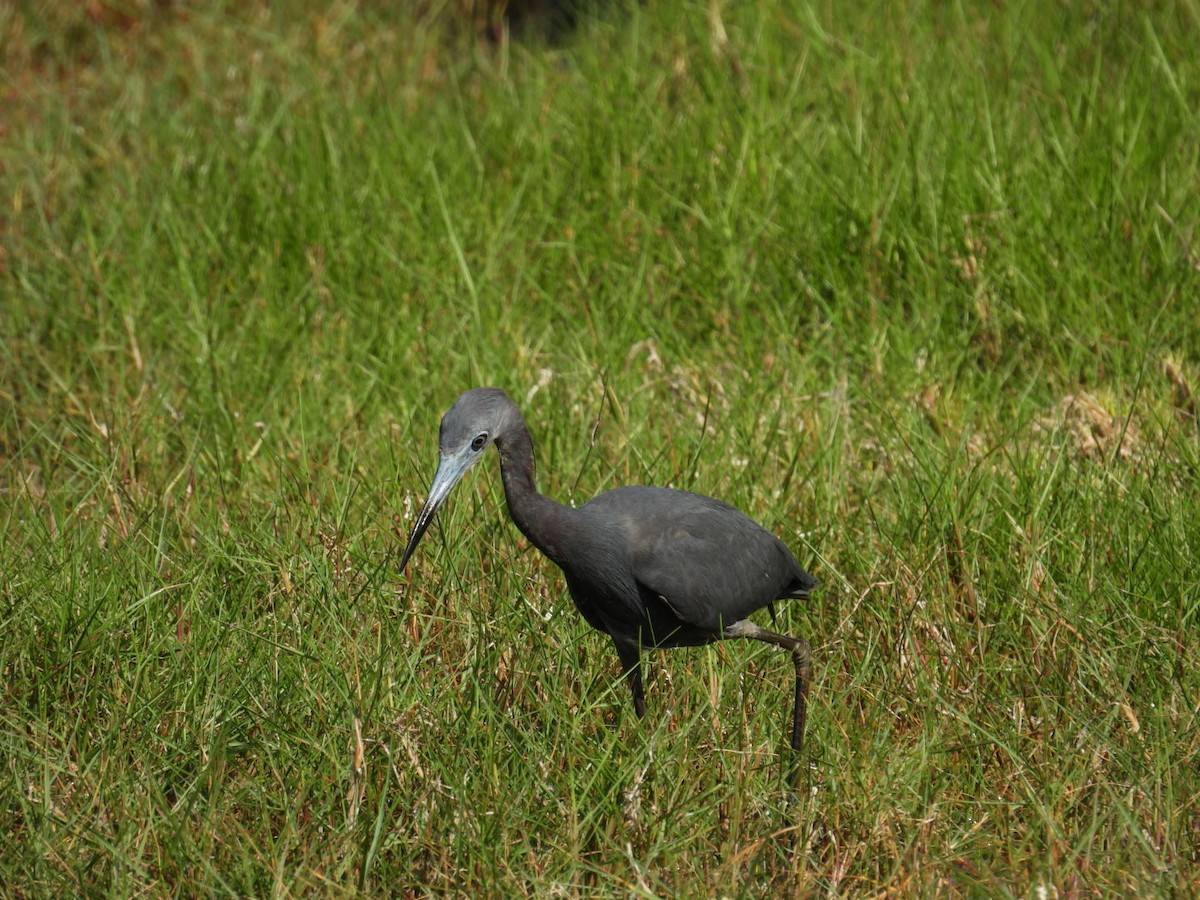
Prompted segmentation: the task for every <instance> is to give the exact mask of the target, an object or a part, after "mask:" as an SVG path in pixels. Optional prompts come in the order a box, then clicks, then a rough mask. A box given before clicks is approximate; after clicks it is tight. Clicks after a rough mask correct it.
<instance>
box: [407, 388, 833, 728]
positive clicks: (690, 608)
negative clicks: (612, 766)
mask: <svg viewBox="0 0 1200 900" xmlns="http://www.w3.org/2000/svg"><path fill="white" fill-rule="evenodd" d="M491 444H495V445H496V449H497V450H498V451H499V453H500V473H501V477H502V480H503V482H504V494H505V499H506V500H507V502H508V511H509V515H510V516H511V517H512V520H513V522H514V523H516V525H517V527H518V528H519V529H520V530H521V532H522V533H523V534H524V535H525V536H526V537H527V538H529V540H530V541H531V542H532V543H533V545H534V546H535V547H537V548H538V549H539V550H541V551H542V553H544V554H545V555H546V556H547V557H549V558H550V559H551V560H552V561H553V562H554V563H555V564H556V565H558V567H559V568H560V569H562V572H563V575H564V576H565V578H566V581H567V589H568V590H569V591H570V593H571V598H572V599H573V600H574V601H575V605H576V606H577V607H578V608H579V611H580V612H581V613H582V614H583V617H584V618H585V619H586V620H587V621H588V623H589V624H590V625H592V627H594V628H596V629H598V630H599V631H603V632H604V633H605V634H607V635H609V636H610V637H611V638H612V641H613V644H614V646H615V647H616V650H617V655H618V656H619V657H620V659H621V666H622V668H623V671H624V674H625V679H626V681H627V682H628V684H629V687H630V691H631V693H632V695H633V704H634V709H635V710H636V711H637V714H638V715H639V716H643V715H645V712H646V702H645V696H644V693H643V689H642V678H641V665H640V660H641V649H642V648H644V647H655V648H665V647H684V646H697V645H700V644H707V643H711V642H712V641H718V640H723V639H727V638H751V639H754V640H760V641H765V642H767V643H770V644H775V645H777V646H780V647H784V648H786V649H787V650H789V651H791V654H792V658H793V661H794V663H795V667H796V692H795V703H794V711H793V723H792V741H791V744H792V748H793V750H796V751H799V750H800V749H801V747H802V745H803V740H804V725H805V715H806V695H807V692H808V682H809V678H810V672H811V663H810V657H811V653H810V650H809V646H808V643H807V642H806V641H804V640H803V639H801V638H794V637H790V636H788V635H783V634H777V633H775V632H772V631H767V630H766V629H764V628H760V627H759V626H757V625H755V624H754V623H753V622H751V621H750V620H749V619H748V618H747V617H748V616H749V615H750V614H751V613H753V612H754V611H756V610H759V609H762V608H763V607H771V605H772V604H773V603H774V601H776V600H783V599H793V598H794V599H804V598H806V597H808V596H809V594H810V593H812V591H813V590H814V589H815V588H816V587H817V584H818V582H817V580H816V579H815V578H813V577H812V576H811V575H809V574H808V573H807V572H805V571H804V570H803V569H802V568H801V567H800V564H799V563H798V562H796V558H795V557H794V556H793V555H792V553H791V551H790V550H788V548H787V547H786V546H785V545H784V544H783V542H782V541H780V540H779V539H778V538H777V537H775V535H773V534H771V533H770V532H769V531H767V530H766V529H765V528H763V527H762V526H760V525H758V524H757V523H756V522H754V521H752V520H751V519H749V518H747V517H746V516H744V515H743V514H742V513H740V512H738V510H736V509H734V508H733V507H732V506H729V505H728V504H726V503H722V502H721V501H719V500H714V499H712V498H711V497H705V496H703V495H701V494H693V493H690V492H688V491H677V490H671V489H667V488H657V487H620V488H615V489H614V490H610V491H606V492H605V493H603V494H600V495H599V496H597V497H595V498H594V499H592V500H590V501H588V502H587V503H585V504H584V505H583V506H581V507H579V508H578V509H572V508H570V507H567V506H563V505H562V504H559V503H556V502H554V501H553V500H551V499H549V498H548V497H545V496H543V495H541V494H539V493H538V492H537V489H536V486H535V482H534V457H533V442H532V440H531V439H530V436H529V429H528V428H527V427H526V425H525V420H524V419H523V418H522V417H521V413H520V412H519V411H518V409H517V407H516V405H515V404H514V403H513V402H512V401H511V400H510V399H509V398H508V396H507V395H506V394H505V393H504V392H503V391H501V390H499V389H497V388H476V389H474V390H471V391H467V392H466V393H465V394H463V395H462V396H461V397H459V398H458V400H457V402H456V403H455V404H454V406H452V407H451V408H450V410H449V412H447V413H446V415H445V416H444V417H443V418H442V425H441V432H440V435H439V439H438V449H439V452H440V457H441V462H440V465H439V466H438V471H437V474H436V475H435V476H434V479H433V484H432V486H431V487H430V489H429V498H428V500H427V501H426V503H425V506H424V507H423V508H422V509H421V512H420V513H419V514H418V515H417V520H416V523H415V525H414V526H413V531H412V535H411V537H410V538H409V541H408V545H407V546H406V547H405V550H404V556H403V558H402V560H401V562H400V567H401V569H403V568H404V567H405V566H406V565H407V564H408V560H409V558H410V557H411V556H412V554H413V551H414V550H415V549H416V547H417V544H418V543H419V542H420V540H421V537H422V536H423V535H424V534H425V531H426V529H427V528H428V527H429V524H430V522H431V521H432V520H433V517H434V515H435V513H436V512H437V510H438V508H439V507H440V506H441V505H442V503H443V502H445V499H446V497H447V496H448V495H449V493H450V491H451V489H452V488H453V487H454V485H455V484H457V483H458V481H459V479H461V478H462V476H463V475H464V474H465V473H466V472H467V470H468V469H470V468H471V466H473V465H474V464H475V463H476V462H478V461H479V459H480V458H481V457H482V456H483V452H484V451H485V450H486V449H487V447H488V446H489V445H491ZM771 612H772V617H773V616H774V608H773V607H771Z"/></svg>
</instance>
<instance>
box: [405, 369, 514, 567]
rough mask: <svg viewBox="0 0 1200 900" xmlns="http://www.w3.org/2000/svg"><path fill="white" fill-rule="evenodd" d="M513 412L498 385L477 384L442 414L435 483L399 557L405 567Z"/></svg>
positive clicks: (504, 427) (500, 433) (506, 396)
mask: <svg viewBox="0 0 1200 900" xmlns="http://www.w3.org/2000/svg"><path fill="white" fill-rule="evenodd" d="M514 414H515V415H517V416H518V419H519V415H520V414H519V413H517V411H516V406H515V405H514V404H513V402H512V401H511V400H509V399H508V395H507V394H505V393H504V391H502V390H500V389H499V388H475V389H474V390H470V391H467V392H466V393H465V394H463V395H462V396H461V397H459V398H458V400H456V401H455V403H454V405H453V406H452V407H450V409H449V411H448V412H447V413H446V414H445V415H444V416H442V426H441V430H440V431H439V433H438V454H439V457H440V461H439V463H438V468H437V472H436V473H435V474H434V476H433V484H431V485H430V486H429V498H428V499H427V500H426V501H425V505H424V506H423V507H421V512H420V513H418V514H417V521H416V524H415V525H414V526H413V530H412V535H411V536H410V537H409V539H408V545H407V546H406V547H405V548H404V556H403V557H402V558H401V560H400V568H401V569H402V570H403V568H404V567H405V566H406V565H408V560H409V557H411V556H412V554H413V551H414V550H416V549H417V544H419V543H420V541H421V538H422V537H424V535H425V531H426V530H427V529H428V528H429V525H430V523H431V522H432V521H433V517H434V516H435V515H436V514H437V511H438V509H440V508H441V506H442V504H443V503H445V502H446V498H447V497H449V496H450V492H451V491H452V490H453V489H454V486H455V485H456V484H458V482H459V481H461V480H462V477H463V476H464V475H466V474H467V470H468V469H470V468H471V467H472V466H473V465H475V463H477V462H479V460H480V459H481V458H482V457H483V452H484V451H485V450H487V448H488V446H489V445H490V444H494V443H495V442H496V440H497V439H498V438H500V437H501V436H502V435H503V434H504V431H505V430H506V429H507V428H508V427H509V424H510V422H511V421H512V417H513V415H514Z"/></svg>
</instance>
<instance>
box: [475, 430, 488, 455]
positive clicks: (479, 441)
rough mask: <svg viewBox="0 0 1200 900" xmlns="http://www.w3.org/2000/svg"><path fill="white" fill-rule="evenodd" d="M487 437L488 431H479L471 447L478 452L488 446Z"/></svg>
mask: <svg viewBox="0 0 1200 900" xmlns="http://www.w3.org/2000/svg"><path fill="white" fill-rule="evenodd" d="M487 439H488V434H487V432H486V431H481V432H479V434H477V435H475V439H474V440H473V441H471V449H472V450H474V451H475V452H476V453H478V452H479V451H480V450H482V449H483V448H484V447H485V446H487Z"/></svg>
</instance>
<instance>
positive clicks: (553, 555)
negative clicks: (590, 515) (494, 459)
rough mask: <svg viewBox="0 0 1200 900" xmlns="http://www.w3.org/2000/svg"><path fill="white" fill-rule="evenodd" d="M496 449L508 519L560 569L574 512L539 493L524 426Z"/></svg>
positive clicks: (527, 433)
mask: <svg viewBox="0 0 1200 900" xmlns="http://www.w3.org/2000/svg"><path fill="white" fill-rule="evenodd" d="M496 449H497V450H499V451H500V476H501V478H502V479H503V481H504V498H505V500H506V501H507V502H508V514H509V516H510V517H511V518H512V520H513V523H514V524H515V525H516V526H517V527H518V528H519V529H521V533H522V534H523V535H525V537H527V538H529V540H530V541H532V542H533V545H534V546H535V547H537V548H538V549H539V550H541V551H542V552H543V553H544V554H546V556H548V557H550V559H551V560H553V561H554V562H555V563H558V564H559V565H560V566H561V565H562V560H563V554H562V551H563V541H564V539H565V538H566V536H567V534H568V533H569V532H570V527H571V521H570V520H571V513H572V512H573V511H572V510H571V509H570V508H569V507H566V506H563V505H562V504H561V503H556V502H554V501H553V500H551V499H550V498H549V497H544V496H542V495H541V494H539V493H538V491H537V482H536V479H535V476H534V461H533V440H532V438H530V436H529V429H527V428H525V427H524V426H523V425H522V426H521V427H520V428H514V429H512V430H511V431H510V432H509V433H508V434H506V435H505V436H504V437H503V439H497V441H496Z"/></svg>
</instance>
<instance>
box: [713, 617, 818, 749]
mask: <svg viewBox="0 0 1200 900" xmlns="http://www.w3.org/2000/svg"><path fill="white" fill-rule="evenodd" d="M723 636H724V637H727V638H748V639H752V640H756V641H763V642H765V643H767V644H774V645H775V646H776V647H783V648H784V649H785V650H790V651H791V654H792V662H793V663H795V665H796V700H795V707H794V709H793V712H792V751H793V752H795V753H797V754H798V753H799V752H800V750H801V749H802V748H803V747H804V726H805V724H806V722H807V720H808V685H809V682H810V681H811V680H812V648H811V647H810V646H809V645H808V641H806V640H804V638H795V637H789V636H788V635H786V634H777V633H775V632H774V631H767V629H765V628H759V627H758V626H757V625H755V624H754V623H753V622H751V621H749V620H746V619H743V620H742V621H740V622H734V623H733V624H732V625H730V626H729V627H728V628H726V629H724V630H723Z"/></svg>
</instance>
